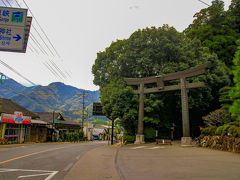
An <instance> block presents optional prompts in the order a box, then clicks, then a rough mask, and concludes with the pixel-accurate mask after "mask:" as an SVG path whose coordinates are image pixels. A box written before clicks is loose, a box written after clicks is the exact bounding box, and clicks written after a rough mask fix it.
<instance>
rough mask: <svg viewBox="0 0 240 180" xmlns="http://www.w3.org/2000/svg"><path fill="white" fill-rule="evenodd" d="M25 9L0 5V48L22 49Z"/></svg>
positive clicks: (8, 49)
mask: <svg viewBox="0 0 240 180" xmlns="http://www.w3.org/2000/svg"><path fill="white" fill-rule="evenodd" d="M26 19H27V9H19V8H9V7H0V50H2V51H16V52H20V51H24V41H25V28H26Z"/></svg>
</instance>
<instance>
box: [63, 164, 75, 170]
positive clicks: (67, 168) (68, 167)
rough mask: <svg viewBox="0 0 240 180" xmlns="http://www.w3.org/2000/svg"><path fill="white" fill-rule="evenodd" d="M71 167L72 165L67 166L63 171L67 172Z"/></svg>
mask: <svg viewBox="0 0 240 180" xmlns="http://www.w3.org/2000/svg"><path fill="white" fill-rule="evenodd" d="M72 166H73V163H70V164H68V165H67V166H66V167H65V168H64V169H63V171H68V170H69V169H70V168H71V167H72Z"/></svg>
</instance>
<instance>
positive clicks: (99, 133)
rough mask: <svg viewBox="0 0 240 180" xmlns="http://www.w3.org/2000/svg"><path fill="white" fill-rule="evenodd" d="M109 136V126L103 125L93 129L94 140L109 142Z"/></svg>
mask: <svg viewBox="0 0 240 180" xmlns="http://www.w3.org/2000/svg"><path fill="white" fill-rule="evenodd" d="M108 134H109V129H108V126H104V125H101V126H95V127H94V128H93V139H100V140H107V139H108Z"/></svg>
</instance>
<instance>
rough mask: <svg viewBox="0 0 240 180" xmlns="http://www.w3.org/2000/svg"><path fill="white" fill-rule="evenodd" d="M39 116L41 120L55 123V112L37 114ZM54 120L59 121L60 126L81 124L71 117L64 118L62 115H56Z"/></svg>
mask: <svg viewBox="0 0 240 180" xmlns="http://www.w3.org/2000/svg"><path fill="white" fill-rule="evenodd" d="M36 114H37V115H39V116H40V120H42V121H46V122H48V123H51V124H52V123H53V112H36ZM54 120H59V123H60V124H69V125H78V126H80V124H79V123H77V122H76V121H74V120H72V119H71V118H70V117H67V116H62V115H61V113H57V112H55V113H54Z"/></svg>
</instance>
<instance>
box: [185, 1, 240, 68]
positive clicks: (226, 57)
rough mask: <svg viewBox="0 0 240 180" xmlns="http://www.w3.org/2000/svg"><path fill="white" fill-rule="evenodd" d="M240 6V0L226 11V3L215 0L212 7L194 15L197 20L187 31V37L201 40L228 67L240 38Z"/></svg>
mask: <svg viewBox="0 0 240 180" xmlns="http://www.w3.org/2000/svg"><path fill="white" fill-rule="evenodd" d="M239 4H240V1H239V0H233V1H232V3H231V6H230V8H229V10H228V11H224V2H223V1H221V0H214V1H213V2H212V6H210V7H208V8H204V9H202V10H201V11H200V12H198V13H196V14H195V15H194V17H195V18H196V19H195V20H194V21H193V23H192V24H190V25H189V27H188V28H187V29H186V30H185V33H186V35H187V37H189V38H191V39H195V38H197V39H199V40H201V42H202V44H203V45H204V46H206V47H208V48H209V49H210V51H211V52H214V53H216V54H217V56H218V58H219V59H220V60H221V61H222V62H224V63H226V65H227V66H228V67H230V66H231V65H232V61H231V60H232V59H233V57H234V53H235V51H236V47H237V45H236V42H235V41H236V39H238V38H239V37H240V32H239V27H240V20H239V18H240V16H239V13H238V12H239V11H240V8H239Z"/></svg>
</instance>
